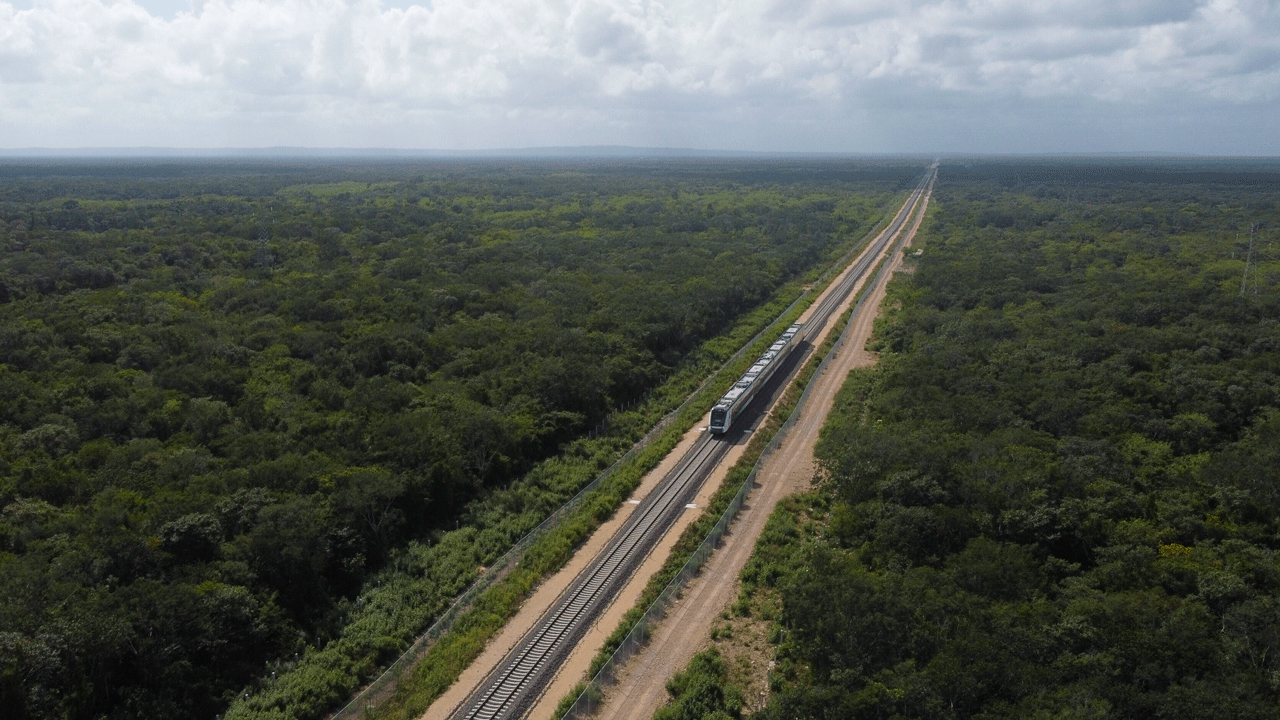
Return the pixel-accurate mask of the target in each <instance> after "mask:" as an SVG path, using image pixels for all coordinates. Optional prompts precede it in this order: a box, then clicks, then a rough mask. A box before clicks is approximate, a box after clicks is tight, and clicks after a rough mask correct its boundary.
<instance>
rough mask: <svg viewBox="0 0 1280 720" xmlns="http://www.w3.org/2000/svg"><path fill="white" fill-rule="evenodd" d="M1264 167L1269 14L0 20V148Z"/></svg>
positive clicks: (375, 14) (1277, 99)
mask: <svg viewBox="0 0 1280 720" xmlns="http://www.w3.org/2000/svg"><path fill="white" fill-rule="evenodd" d="M584 145H629V146H641V147H670V148H701V149H720V150H747V151H791V152H837V153H845V152H848V153H1092V152H1105V153H1116V152H1119V153H1124V152H1163V153H1188V154H1205V155H1270V156H1277V155H1280V0H653V1H646V0H563V1H558V0H420V1H416V2H415V1H413V0H0V148H7V149H17V148H31V147H41V148H89V147H95V148H96V147H180V148H225V147H231V148H261V147H276V146H289V147H317V148H325V147H343V148H404V149H448V150H468V149H494V148H529V147H546V146H584Z"/></svg>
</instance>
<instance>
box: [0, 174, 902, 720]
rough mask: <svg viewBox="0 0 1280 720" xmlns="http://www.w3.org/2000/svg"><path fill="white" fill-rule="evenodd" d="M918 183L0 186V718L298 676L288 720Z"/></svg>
mask: <svg viewBox="0 0 1280 720" xmlns="http://www.w3.org/2000/svg"><path fill="white" fill-rule="evenodd" d="M918 173H919V164H916V163H903V164H893V163H883V162H882V163H860V164H854V163H851V162H847V161H820V160H819V161H732V162H730V161H717V162H711V161H701V162H696V161H671V160H665V161H661V162H653V163H647V164H646V163H641V162H630V163H627V162H615V163H612V164H593V163H591V162H586V161H577V162H552V161H543V162H538V163H517V162H513V161H498V160H494V161H487V162H477V163H463V162H436V163H410V162H385V163H371V162H355V161H352V162H346V163H338V162H334V163H328V164H319V163H266V162H260V163H240V162H232V161H225V162H209V163H203V164H199V165H195V164H191V163H188V162H179V161H156V162H141V161H97V162H80V163H71V162H61V163H53V162H35V161H30V162H17V161H10V162H6V163H4V164H0V248H2V251H0V423H3V424H0V707H4V708H5V715H6V717H11V718H15V719H16V718H98V717H111V718H151V719H156V718H177V717H181V718H213V717H214V716H215V715H219V714H221V713H223V712H225V711H226V708H227V707H228V704H229V703H230V702H231V700H232V699H233V698H234V697H237V696H239V694H240V692H241V690H242V689H243V688H247V687H252V686H254V685H255V683H260V682H262V679H263V678H266V677H270V678H274V677H275V676H276V673H277V672H280V673H286V672H288V671H289V670H290V669H292V668H295V667H298V665H299V662H302V663H303V664H304V665H305V663H306V661H307V659H308V658H320V659H319V660H317V661H316V663H313V665H317V664H319V665H323V666H324V667H325V668H326V669H325V670H324V672H323V673H321V674H319V675H299V676H298V677H299V678H301V679H299V680H298V681H297V683H300V684H301V685H302V686H305V687H301V689H299V690H297V691H296V692H295V695H298V696H306V697H308V698H310V699H309V701H308V702H309V703H310V704H308V705H307V706H306V707H307V708H308V709H307V710H305V711H301V710H300V711H298V713H299V716H315V715H316V714H318V713H319V712H320V711H321V710H323V709H324V708H326V707H330V705H331V703H332V702H333V701H334V700H335V699H337V698H341V697H342V696H343V695H344V694H345V693H346V692H348V691H349V690H350V689H351V688H352V687H354V685H355V684H357V683H358V682H360V681H361V680H362V679H367V677H368V676H369V674H370V673H371V672H372V671H374V670H375V668H374V667H373V666H372V665H371V663H376V662H380V661H385V659H386V658H387V657H388V655H389V654H394V652H395V651H397V650H398V649H400V648H402V647H403V646H404V644H405V643H406V642H407V640H408V639H410V638H411V637H412V635H413V633H415V632H420V631H421V630H422V628H423V627H424V624H425V623H426V622H427V621H429V620H430V616H431V613H433V612H438V611H439V609H440V607H442V606H443V605H442V603H445V602H447V599H448V597H450V596H451V595H452V594H454V593H456V592H458V591H459V590H460V589H461V588H462V587H464V586H465V584H466V582H468V579H469V578H470V577H471V576H472V574H473V571H474V568H475V566H476V565H477V564H482V563H483V562H484V561H485V558H486V557H493V553H496V552H500V551H501V549H502V547H503V545H504V544H509V543H510V542H512V541H513V540H514V539H515V538H516V537H518V536H519V534H520V533H521V532H523V531H526V530H527V529H528V527H529V526H530V522H536V521H537V519H538V517H540V516H541V515H545V513H546V512H547V511H548V509H550V508H551V507H554V506H555V504H557V503H559V502H562V501H563V500H564V499H565V498H566V497H567V496H568V495H570V494H572V492H573V491H574V490H575V489H576V487H577V486H578V485H580V484H581V483H582V482H584V481H585V480H586V479H589V477H590V476H589V474H588V475H586V476H580V475H571V476H566V477H568V479H561V480H558V481H556V482H551V481H544V479H545V478H547V477H550V473H543V474H542V475H540V476H539V477H540V478H543V479H540V480H538V481H537V482H530V483H528V484H527V485H525V486H521V488H520V489H519V492H511V493H508V494H507V495H495V493H498V492H499V491H501V490H503V489H504V488H509V487H513V483H515V482H516V480H517V479H518V478H521V477H523V476H524V475H525V474H526V473H527V472H529V471H530V469H531V468H534V467H536V466H538V464H539V463H542V462H546V461H547V460H548V459H549V458H554V457H556V456H557V454H558V453H564V452H578V453H579V454H581V455H583V456H584V457H585V464H586V465H587V470H588V471H590V470H591V469H592V468H594V469H595V470H596V471H598V469H599V468H600V467H603V466H604V465H606V464H607V463H608V462H609V458H610V457H612V455H610V452H612V451H610V452H603V453H601V452H598V451H595V450H590V449H586V450H584V449H583V448H584V447H586V446H584V445H582V444H581V441H580V439H581V438H583V437H584V436H586V435H588V434H589V433H590V432H591V431H592V429H593V428H597V427H600V426H601V423H603V422H605V421H606V420H607V419H608V418H610V417H611V415H614V414H616V413H617V411H619V410H620V409H621V408H624V407H626V406H628V405H630V404H632V403H635V402H637V401H638V400H639V399H641V398H643V397H645V396H646V394H647V393H649V392H650V391H651V390H652V389H653V388H654V387H655V386H656V385H657V384H658V383H660V382H661V381H662V380H663V379H664V378H667V377H668V376H670V375H671V373H672V372H673V370H674V369H675V368H677V367H679V366H680V365H681V364H682V363H687V362H689V361H690V358H691V357H694V356H696V355H697V353H698V352H700V351H699V348H700V347H701V346H702V345H703V343H705V342H706V341H707V340H709V339H711V338H713V337H714V336H716V335H717V334H718V333H721V332H723V331H724V330H725V329H726V328H727V327H728V326H729V325H730V324H731V323H732V321H733V320H734V319H735V318H736V317H738V316H739V315H740V314H742V313H743V312H745V311H747V310H750V309H752V308H754V307H757V306H759V305H760V304H761V303H762V302H764V301H765V300H767V299H769V298H770V296H771V294H772V293H774V292H776V291H777V290H778V288H780V287H782V286H783V284H784V283H786V282H787V281H789V280H793V279H794V278H796V277H797V276H798V275H800V274H801V273H802V272H804V271H806V270H808V269H809V268H811V267H814V266H815V265H816V264H819V263H822V262H826V261H829V260H830V258H831V257H832V253H833V251H835V250H836V249H838V248H839V247H841V245H842V244H843V246H844V247H845V248H847V246H848V244H849V243H850V242H852V240H854V239H856V238H857V237H859V236H860V235H861V234H862V233H863V232H865V231H866V230H867V229H868V228H869V227H870V226H871V225H872V224H874V223H875V222H876V221H877V220H878V219H879V217H880V215H881V213H882V212H883V208H884V205H885V203H886V201H887V200H889V199H891V198H892V197H893V195H894V193H895V192H897V191H900V190H901V189H902V188H904V187H906V186H908V185H909V184H910V183H911V182H912V181H913V179H914V178H915V176H916V175H918ZM641 431H643V429H641ZM575 443H577V444H575ZM592 453H595V454H592ZM495 497H497V498H500V499H499V500H493V498H495ZM486 501H487V502H489V504H488V505H485V506H484V508H483V510H477V507H478V506H477V503H483V502H486ZM508 518H511V519H510V520H508ZM468 526H471V527H468ZM481 529H483V531H484V532H483V533H481V532H480V530H481ZM447 531H452V532H447ZM444 547H449V548H453V550H450V552H454V555H452V556H450V557H451V558H453V559H451V560H450V561H449V562H450V566H449V567H448V568H444V567H443V566H441V565H440V564H439V563H437V562H436V561H435V560H433V559H432V558H435V557H436V556H434V555H431V554H429V552H428V551H427V550H426V548H432V549H434V548H444ZM458 548H464V549H463V550H458ZM441 552H443V551H441ZM433 563H435V564H433ZM397 572H398V573H401V574H402V575H404V574H412V575H413V576H414V578H415V580H414V582H416V583H418V584H417V585H414V586H412V588H411V590H409V591H406V595H407V596H410V597H412V598H413V601H412V603H411V604H412V606H413V607H412V608H406V607H401V608H400V610H398V611H397V612H396V613H390V612H385V613H380V617H378V618H377V619H375V620H369V621H368V622H369V625H370V627H373V626H375V625H376V627H377V629H376V630H369V631H368V632H367V633H366V634H367V635H368V637H366V638H365V639H363V640H360V641H359V642H356V641H354V640H353V641H350V642H348V638H347V636H346V635H344V633H345V632H347V631H348V629H349V628H348V627H347V626H348V625H350V624H351V623H352V622H353V618H355V617H356V616H361V617H363V618H365V619H367V618H368V616H369V615H370V614H371V612H372V611H370V610H369V608H368V607H366V606H365V600H366V598H368V597H372V595H370V594H369V588H370V587H371V586H372V585H377V586H378V587H381V586H382V584H383V582H384V581H385V582H387V583H392V582H393V581H395V576H394V573H397ZM406 602H407V601H406ZM361 613H364V615H361ZM392 615H394V617H391V616H392ZM393 621H394V622H393ZM362 622H363V620H362ZM362 632H363V631H362ZM338 638H343V640H342V642H343V643H347V644H346V645H343V647H344V648H347V649H346V650H343V652H345V653H346V655H345V656H342V657H341V658H340V659H332V658H334V657H337V656H336V655H335V656H332V657H331V656H329V655H323V656H322V655H319V654H317V653H319V651H320V649H321V648H325V647H326V646H329V647H335V646H337V645H339V644H341V643H336V642H334V641H335V639H338ZM330 643H333V644H332V645H330ZM362 643H363V644H362ZM317 666H318V665H317ZM308 678H310V679H308ZM317 678H318V679H317ZM246 697H247V695H246ZM276 711H282V710H280V708H276V710H274V711H273V712H276ZM290 712H292V711H290ZM277 716H280V715H277Z"/></svg>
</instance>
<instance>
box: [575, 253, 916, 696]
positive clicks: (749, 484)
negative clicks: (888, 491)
mask: <svg viewBox="0 0 1280 720" xmlns="http://www.w3.org/2000/svg"><path fill="white" fill-rule="evenodd" d="M901 246H902V242H901V241H899V242H898V243H897V244H896V245H895V246H894V248H893V250H891V251H890V252H889V254H888V255H887V256H886V258H885V260H883V261H882V262H881V264H880V267H879V269H878V270H877V272H876V274H875V278H874V279H873V280H872V281H871V283H869V284H867V285H865V286H864V287H865V288H873V287H875V286H876V284H877V283H879V282H880V278H881V277H882V276H883V275H884V273H885V272H887V271H888V268H889V266H890V264H891V263H890V262H889V261H890V260H891V259H892V257H893V254H894V253H896V252H898V249H899V248H900V247H901ZM869 294H870V293H868V292H865V291H864V292H862V293H860V295H859V297H858V300H857V302H856V303H854V306H853V309H852V310H851V312H850V318H851V321H850V322H848V323H846V324H845V327H844V330H843V331H841V333H840V336H839V337H838V338H837V339H836V340H835V342H833V343H832V345H831V348H830V350H829V351H828V352H827V354H826V355H825V356H824V357H823V358H822V361H821V362H820V363H819V364H818V367H817V369H816V370H815V371H814V375H813V376H814V377H817V376H819V375H821V374H822V373H824V372H825V371H826V370H827V363H828V362H829V361H831V360H833V359H834V358H835V356H836V355H837V353H838V351H839V350H840V349H841V348H842V347H844V344H845V342H846V340H847V339H848V336H849V332H850V328H852V327H853V325H854V323H853V322H852V318H853V317H856V316H857V314H858V311H859V310H861V309H862V305H863V303H864V301H865V300H866V298H867V296H868V295H869ZM813 386H814V383H812V382H810V383H809V385H808V386H807V387H805V390H804V392H802V393H801V394H800V398H799V399H798V400H797V401H796V407H795V409H794V410H793V411H792V413H791V416H790V417H788V418H787V421H786V422H784V423H783V424H782V427H781V428H779V429H778V432H777V434H775V435H774V436H773V439H772V440H770V441H769V444H768V445H766V446H765V448H764V450H762V451H761V452H760V457H759V458H758V459H757V460H756V463H755V465H754V466H753V467H752V468H751V472H750V473H749V474H748V475H747V477H746V479H745V480H743V481H742V486H741V487H739V488H738V492H737V493H735V494H734V496H733V499H732V500H730V501H729V506H728V507H727V508H725V511H724V512H723V513H722V514H721V515H720V519H719V520H718V521H717V522H716V524H715V527H713V528H712V529H711V531H710V532H709V533H707V537H706V538H704V539H703V541H702V543H701V544H700V545H698V547H697V549H696V550H694V551H693V553H692V555H690V557H689V560H688V561H687V562H685V564H684V566H683V567H682V568H681V569H680V572H678V573H676V576H675V577H674V578H672V580H671V582H669V583H667V586H666V587H665V588H663V590H662V592H661V593H660V594H659V595H658V597H657V599H655V600H654V601H653V603H652V604H650V605H649V608H648V609H647V610H645V613H644V615H642V616H641V617H640V619H639V620H638V621H636V624H635V625H634V626H633V627H632V629H631V632H630V633H628V634H627V637H626V638H624V639H623V641H622V643H621V644H620V645H619V646H618V649H617V650H615V651H614V653H613V655H611V656H610V657H609V659H608V660H606V661H605V663H604V665H603V666H601V668H600V670H599V671H598V672H597V673H596V675H595V677H593V678H591V680H590V681H588V682H587V685H586V687H585V688H584V689H583V690H582V692H581V693H580V694H579V695H578V698H577V699H576V700H575V701H574V703H573V705H571V706H570V707H569V709H568V710H567V711H566V712H565V713H564V715H563V716H561V720H583V719H584V718H589V717H592V716H593V715H595V713H596V711H598V710H599V709H600V708H601V707H603V705H604V702H605V691H606V690H607V689H608V688H609V687H611V686H612V685H613V684H614V682H615V681H616V680H617V678H618V673H619V671H620V670H621V669H622V668H623V666H625V665H626V663H627V661H628V660H630V659H631V658H632V657H633V656H635V655H636V654H637V653H639V652H640V651H641V650H643V649H644V648H645V646H647V645H648V644H649V639H650V638H651V637H652V633H653V629H654V628H655V627H656V626H657V624H658V623H660V622H661V621H662V619H663V618H665V617H666V616H667V612H668V611H669V610H670V608H671V605H672V603H674V602H675V601H676V600H678V599H679V597H680V593H681V592H682V591H683V590H684V587H685V586H686V585H687V584H689V581H691V580H693V578H695V577H697V576H698V574H699V573H700V572H701V571H702V566H703V565H704V564H705V563H706V561H707V559H708V558H710V557H711V554H712V553H713V552H715V550H716V548H718V547H719V546H720V540H721V538H723V537H724V535H725V533H726V532H728V530H729V526H730V525H732V524H733V521H734V520H735V519H736V518H737V516H738V511H739V510H741V509H742V505H743V503H745V502H746V500H747V497H748V496H749V495H750V494H751V490H752V488H753V487H755V482H756V476H757V475H758V473H759V472H760V469H761V468H762V467H764V465H765V463H766V462H767V461H768V459H769V458H770V457H771V456H772V455H773V453H774V452H775V451H777V449H778V448H779V447H780V446H781V445H782V442H783V441H784V440H785V439H786V436H787V434H788V433H789V432H790V431H791V428H792V427H793V426H794V425H795V424H796V422H798V421H799V418H800V416H801V415H802V412H803V410H804V407H805V404H806V402H807V401H808V399H809V392H810V390H812V388H813Z"/></svg>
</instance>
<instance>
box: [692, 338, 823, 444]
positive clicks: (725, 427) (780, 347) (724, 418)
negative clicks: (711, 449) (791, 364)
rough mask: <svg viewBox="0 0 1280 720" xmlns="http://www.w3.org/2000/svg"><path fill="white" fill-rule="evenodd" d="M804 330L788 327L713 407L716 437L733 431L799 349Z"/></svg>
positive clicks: (713, 426) (712, 421)
mask: <svg viewBox="0 0 1280 720" xmlns="http://www.w3.org/2000/svg"><path fill="white" fill-rule="evenodd" d="M803 327H804V323H796V324H794V325H792V326H791V327H789V328H787V330H786V332H784V333H782V336H781V337H779V338H778V339H777V340H775V341H774V342H773V344H772V345H770V346H769V349H768V350H766V351H765V352H764V354H763V355H761V356H760V359H759V360H756V361H755V362H754V363H752V364H751V367H750V368H749V369H748V370H747V371H746V372H745V373H743V375H742V377H741V378H738V381H737V382H735V383H734V384H733V387H731V388H729V391H728V392H726V393H725V394H724V396H723V397H721V398H720V400H719V401H717V402H716V404H715V407H713V408H711V425H710V428H709V429H710V430H711V433H712V434H714V435H723V434H724V433H727V432H729V428H730V427H732V426H733V419H734V418H736V417H737V416H738V415H739V414H740V413H741V412H742V410H743V409H744V408H746V407H747V405H748V404H749V403H750V402H751V398H753V397H755V395H756V393H757V392H759V390H760V388H761V387H763V386H764V384H765V383H766V382H768V381H769V378H770V377H772V376H773V371H774V370H777V369H778V367H779V366H780V365H782V362H783V361H784V360H786V359H787V356H788V355H790V354H791V351H792V350H793V349H795V346H796V345H798V344H799V343H800V339H798V336H799V334H800V330H801V329H802V328H803Z"/></svg>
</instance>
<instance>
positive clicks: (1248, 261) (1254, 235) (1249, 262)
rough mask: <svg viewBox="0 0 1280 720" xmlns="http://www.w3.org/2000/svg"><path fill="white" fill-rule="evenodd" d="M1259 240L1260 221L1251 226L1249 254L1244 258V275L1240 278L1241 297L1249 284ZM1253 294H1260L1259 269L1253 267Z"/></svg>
mask: <svg viewBox="0 0 1280 720" xmlns="http://www.w3.org/2000/svg"><path fill="white" fill-rule="evenodd" d="M1257 240H1258V223H1254V224H1253V227H1251V228H1249V255H1248V256H1247V257H1245V260H1244V277H1242V278H1240V297H1244V291H1245V288H1247V287H1248V286H1249V268H1251V267H1253V246H1254V243H1256V242H1257ZM1253 294H1254V295H1257V294H1258V269H1257V268H1254V269H1253Z"/></svg>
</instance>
